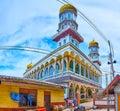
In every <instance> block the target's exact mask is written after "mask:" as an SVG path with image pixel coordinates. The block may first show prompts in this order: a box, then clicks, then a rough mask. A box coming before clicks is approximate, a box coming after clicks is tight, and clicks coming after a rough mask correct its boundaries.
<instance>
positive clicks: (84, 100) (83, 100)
mask: <svg viewBox="0 0 120 111" xmlns="http://www.w3.org/2000/svg"><path fill="white" fill-rule="evenodd" d="M85 102H88V99H86V98H85V99H81V100H80V103H85Z"/></svg>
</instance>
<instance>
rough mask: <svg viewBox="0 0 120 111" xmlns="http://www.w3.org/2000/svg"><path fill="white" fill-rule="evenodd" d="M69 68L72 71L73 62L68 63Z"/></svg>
mask: <svg viewBox="0 0 120 111" xmlns="http://www.w3.org/2000/svg"><path fill="white" fill-rule="evenodd" d="M69 67H70V71H73V61H72V60H71V61H70V64H69Z"/></svg>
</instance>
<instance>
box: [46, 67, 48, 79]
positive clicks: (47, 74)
mask: <svg viewBox="0 0 120 111" xmlns="http://www.w3.org/2000/svg"><path fill="white" fill-rule="evenodd" d="M47 76H48V68H46V70H45V77H47Z"/></svg>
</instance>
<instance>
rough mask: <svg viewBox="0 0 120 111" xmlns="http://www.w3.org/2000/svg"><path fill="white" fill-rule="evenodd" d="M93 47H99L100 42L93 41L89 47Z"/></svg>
mask: <svg viewBox="0 0 120 111" xmlns="http://www.w3.org/2000/svg"><path fill="white" fill-rule="evenodd" d="M91 46H97V47H98V46H99V44H98V42H96V41H95V40H94V39H93V40H92V41H91V42H89V47H91Z"/></svg>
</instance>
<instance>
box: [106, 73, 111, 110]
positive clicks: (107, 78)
mask: <svg viewBox="0 0 120 111" xmlns="http://www.w3.org/2000/svg"><path fill="white" fill-rule="evenodd" d="M105 76H106V88H107V89H106V90H107V111H110V109H109V91H108V86H107V85H108V77H107V74H106V75H105Z"/></svg>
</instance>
